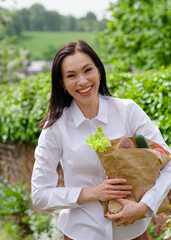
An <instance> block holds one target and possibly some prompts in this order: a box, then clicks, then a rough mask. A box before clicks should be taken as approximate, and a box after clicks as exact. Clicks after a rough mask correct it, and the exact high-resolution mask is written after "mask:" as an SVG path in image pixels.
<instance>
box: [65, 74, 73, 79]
mask: <svg viewBox="0 0 171 240" xmlns="http://www.w3.org/2000/svg"><path fill="white" fill-rule="evenodd" d="M72 77H75V75H74V74H70V75H68V76H67V78H72Z"/></svg>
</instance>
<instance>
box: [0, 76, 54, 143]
mask: <svg viewBox="0 0 171 240" xmlns="http://www.w3.org/2000/svg"><path fill="white" fill-rule="evenodd" d="M50 86H51V80H50V74H40V75H38V76H33V77H30V78H25V79H23V81H22V82H21V84H20V85H17V84H8V85H1V88H0V112H1V114H0V138H1V141H3V142H6V141H10V142H15V141H19V142H30V143H32V144H37V138H38V136H39V133H40V132H39V129H38V125H37V122H38V121H40V120H41V119H42V118H43V116H44V114H45V112H46V111H47V108H48V104H49V99H50V88H51V87H50Z"/></svg>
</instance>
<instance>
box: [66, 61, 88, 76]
mask: <svg viewBox="0 0 171 240" xmlns="http://www.w3.org/2000/svg"><path fill="white" fill-rule="evenodd" d="M90 65H93V64H92V63H87V64H86V65H84V66H83V67H82V69H84V68H86V67H88V66H90ZM73 72H75V71H74V70H68V71H67V72H65V74H67V73H73Z"/></svg>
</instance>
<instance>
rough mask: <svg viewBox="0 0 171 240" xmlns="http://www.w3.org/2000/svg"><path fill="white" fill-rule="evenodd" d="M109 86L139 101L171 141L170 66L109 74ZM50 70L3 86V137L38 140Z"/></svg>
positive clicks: (0, 107) (0, 136)
mask: <svg viewBox="0 0 171 240" xmlns="http://www.w3.org/2000/svg"><path fill="white" fill-rule="evenodd" d="M107 78H108V86H109V88H110V91H111V93H112V94H113V95H114V96H115V97H120V98H131V99H133V100H134V101H135V102H137V103H138V104H139V105H140V106H141V107H142V108H143V109H144V111H145V112H146V113H147V114H148V115H149V117H150V118H151V119H152V120H153V121H154V123H155V124H156V125H158V127H159V128H160V130H161V132H162V135H163V137H164V139H165V141H166V142H167V144H168V145H170V144H171V127H170V126H171V67H168V68H166V69H164V68H163V69H162V68H161V69H160V70H158V71H157V70H156V71H148V72H144V73H141V74H132V73H116V72H115V70H114V71H113V72H112V71H111V72H110V73H108V74H107ZM50 89H51V80H50V74H40V75H37V76H33V77H29V78H25V79H23V81H22V82H21V84H20V85H17V84H8V85H1V87H0V112H1V114H0V140H1V141H3V142H6V141H10V142H15V141H19V142H30V143H32V144H34V145H36V144H37V139H38V136H39V134H40V131H39V129H38V125H37V122H38V121H40V120H41V119H42V118H43V116H44V115H45V113H46V111H47V108H48V104H49V98H50Z"/></svg>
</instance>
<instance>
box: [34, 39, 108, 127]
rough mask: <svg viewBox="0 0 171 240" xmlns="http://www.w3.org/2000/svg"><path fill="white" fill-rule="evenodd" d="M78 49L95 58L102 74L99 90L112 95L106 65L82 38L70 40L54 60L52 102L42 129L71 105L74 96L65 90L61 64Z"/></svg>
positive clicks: (40, 125) (43, 120)
mask: <svg viewBox="0 0 171 240" xmlns="http://www.w3.org/2000/svg"><path fill="white" fill-rule="evenodd" d="M76 51H80V52H83V53H86V54H88V55H89V56H90V57H91V58H92V59H93V61H94V63H95V65H96V67H97V68H98V70H99V72H100V76H101V81H100V86H99V90H98V92H99V93H100V94H101V95H106V96H111V94H110V92H109V90H108V88H107V85H106V72H105V69H104V66H103V64H102V62H101V60H100V58H99V57H98V55H97V54H96V52H95V51H94V50H93V49H92V48H91V47H90V46H89V45H88V44H87V43H86V42H84V41H82V40H78V41H75V42H69V43H67V44H65V45H64V46H63V47H61V48H60V49H59V51H58V52H57V54H56V56H55V58H54V61H53V65H52V85H51V98H50V104H49V109H48V112H47V114H46V116H45V117H44V118H43V119H42V120H41V121H40V122H39V127H40V128H41V129H42V128H43V127H44V125H45V122H46V121H47V124H46V126H45V128H48V127H50V126H51V125H52V124H53V123H54V122H55V121H56V120H57V119H59V118H60V117H61V115H62V113H63V109H64V108H65V107H69V106H70V105H71V102H72V100H73V97H72V96H71V95H70V94H69V93H68V92H65V90H64V88H63V77H62V71H61V64H62V61H63V59H64V58H65V57H67V56H69V55H73V54H74V53H75V52H76Z"/></svg>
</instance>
